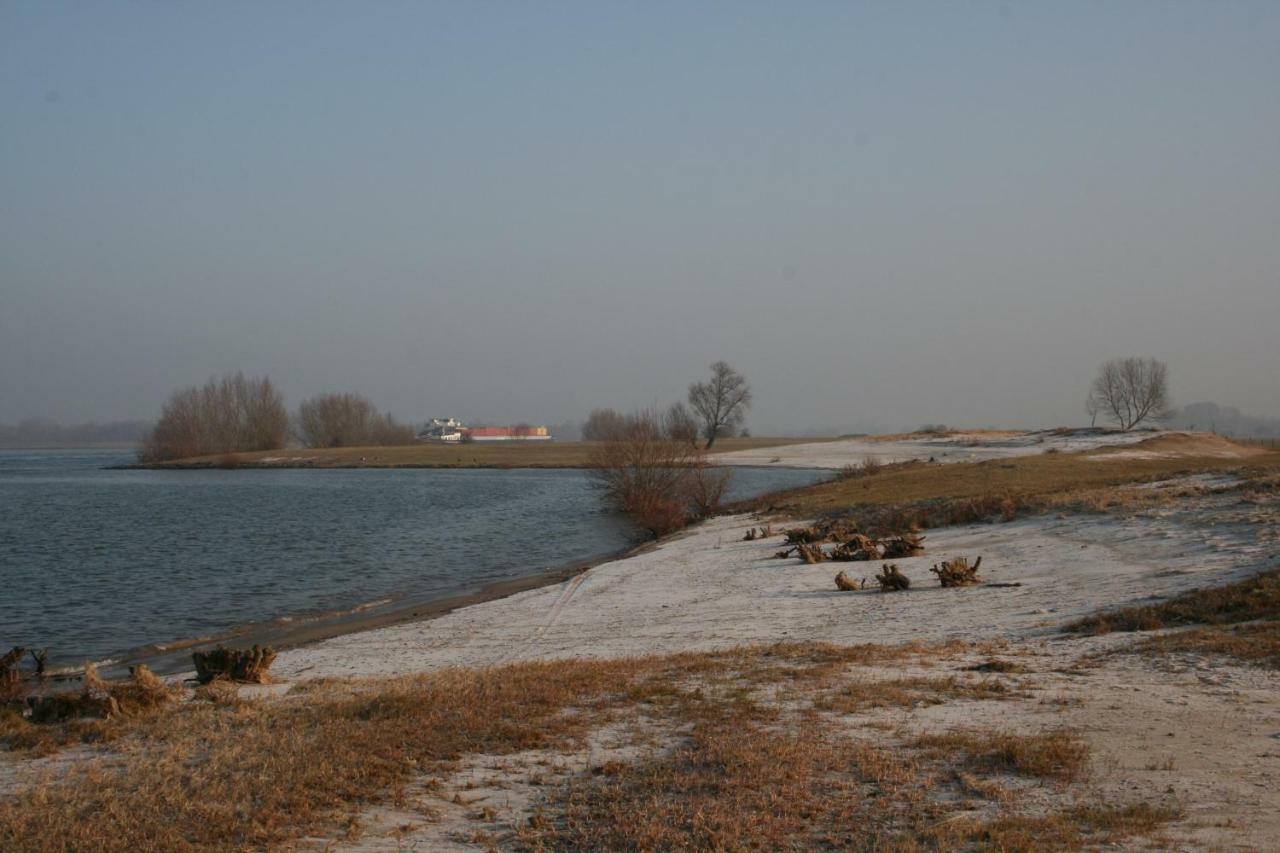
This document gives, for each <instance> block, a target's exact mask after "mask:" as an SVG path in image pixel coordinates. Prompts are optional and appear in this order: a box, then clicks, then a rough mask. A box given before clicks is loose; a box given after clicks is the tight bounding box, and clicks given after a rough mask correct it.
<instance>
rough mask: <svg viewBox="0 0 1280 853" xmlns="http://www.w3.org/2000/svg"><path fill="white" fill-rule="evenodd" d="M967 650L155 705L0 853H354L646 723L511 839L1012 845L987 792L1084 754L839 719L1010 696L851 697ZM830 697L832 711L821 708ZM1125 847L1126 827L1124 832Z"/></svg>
mask: <svg viewBox="0 0 1280 853" xmlns="http://www.w3.org/2000/svg"><path fill="white" fill-rule="evenodd" d="M961 651H964V652H968V653H972V652H973V651H975V649H974V647H972V646H967V645H963V644H952V645H949V646H945V647H922V646H921V647H917V646H907V647H891V648H890V647H881V646H870V645H868V646H854V647H839V646H830V645H822V644H780V645H774V646H768V647H753V648H739V649H733V650H729V651H725V652H716V653H707V654H681V655H671V656H665V657H649V658H636V659H628V660H612V661H563V662H554V663H521V664H514V665H509V666H504V667H500V668H494V669H481V670H465V669H464V670H448V671H441V672H436V673H432V674H429V675H423V676H418V677H413V678H400V679H392V680H379V681H352V682H345V681H343V682H331V681H316V682H310V683H308V684H306V685H304V686H302V687H300V688H298V689H295V691H294V692H293V693H291V694H290V695H289V696H287V697H284V698H282V699H274V700H260V701H239V700H234V699H233V698H230V697H226V696H218V697H213V698H215V699H217V700H218V701H217V702H205V701H196V702H189V703H185V704H182V705H179V706H171V705H163V706H160V710H158V711H157V712H156V713H154V714H152V715H150V716H147V717H146V718H142V717H139V718H137V719H134V720H132V722H131V723H130V724H129V727H128V728H126V729H123V730H122V731H120V732H119V733H118V737H117V738H116V740H115V741H114V742H113V744H112V745H111V748H109V749H107V750H105V751H104V752H103V753H102V754H101V756H100V757H99V758H97V759H94V760H88V761H80V762H73V763H72V764H71V765H70V766H68V767H64V768H63V769H62V770H60V771H57V774H56V775H51V776H49V777H48V778H46V779H44V781H42V782H40V783H39V784H31V785H28V786H26V787H25V788H23V789H21V790H20V791H19V793H18V794H17V795H16V796H12V797H8V798H0V849H5V850H8V849H20V850H32V851H42V850H50V851H52V850H67V849H93V850H106V851H113V850H119V851H125V850H136V849H145V850H152V849H166V850H167V849H193V850H200V849H227V848H235V849H245V848H249V849H258V848H274V847H281V846H291V845H293V844H295V843H296V841H297V840H298V839H299V838H301V837H303V836H312V835H317V834H321V835H326V836H329V837H333V836H335V835H342V834H346V835H348V836H349V837H354V836H357V835H358V834H359V833H360V831H361V829H360V827H361V822H360V821H361V819H360V815H361V814H362V813H363V812H364V811H366V810H367V809H369V808H371V807H372V806H374V805H377V804H380V803H395V802H398V801H399V800H400V799H401V798H402V797H403V796H404V794H405V792H406V789H407V787H408V786H409V785H410V784H412V783H414V782H421V781H423V780H426V779H430V778H432V777H437V778H438V777H440V776H442V775H445V774H447V773H448V772H449V771H450V769H451V768H454V767H457V766H458V763H459V762H460V761H461V760H462V759H465V758H466V757H468V756H480V755H484V756H502V755H509V754H513V753H518V752H523V751H525V750H552V751H572V750H575V749H581V748H582V747H583V744H584V742H585V740H586V738H587V737H588V736H589V734H590V733H591V732H592V731H595V730H598V729H599V728H600V727H602V726H605V725H608V724H610V723H615V722H617V721H620V720H623V719H626V720H635V719H638V718H639V719H644V720H647V721H649V726H650V728H651V729H654V730H658V731H662V732H666V733H667V736H666V738H665V740H663V741H661V742H654V746H653V747H652V748H650V749H649V750H648V751H647V752H643V753H642V754H641V757H640V758H638V759H636V760H634V761H611V762H610V763H609V764H608V765H607V766H603V765H602V766H601V767H599V768H596V772H595V773H592V774H589V775H586V776H577V775H575V776H572V777H570V779H569V781H568V782H567V783H566V784H565V786H564V787H562V788H556V789H554V791H553V793H551V794H549V796H548V798H547V799H546V801H545V802H544V803H543V805H542V807H541V809H540V811H538V812H537V813H535V814H534V815H533V817H532V819H530V820H529V821H527V822H526V823H525V824H524V825H522V826H521V827H520V829H519V831H518V833H517V836H516V837H511V838H508V839H507V840H508V841H514V842H518V843H520V844H523V845H525V846H528V847H532V848H561V849H570V848H571V849H586V848H595V849H599V848H601V847H607V848H618V847H622V848H629V849H651V848H654V847H671V848H676V847H678V848H689V847H695V848H700V849H725V850H730V849H774V848H797V847H810V846H854V847H859V848H876V849H901V850H913V849H920V848H921V847H926V848H935V847H945V846H948V845H957V844H958V845H960V846H964V845H966V844H975V843H978V844H980V843H982V840H983V839H985V838H1006V837H1007V838H1011V839H1013V838H1016V833H1017V832H1020V831H1023V830H1024V829H1025V827H1024V826H1023V825H1022V824H1017V825H1015V823H1014V822H1015V819H1017V818H1019V817H1020V813H1019V812H1017V811H1016V808H1015V806H1016V802H1015V799H1016V798H1010V797H1008V796H1006V795H1005V794H1004V792H1003V790H1002V788H1001V787H1000V783H999V777H1000V775H1001V774H1003V773H1006V772H1008V770H1009V768H1010V767H1012V768H1013V769H1014V772H1017V773H1021V774H1029V775H1033V776H1036V777H1037V778H1041V777H1043V778H1051V779H1055V780H1063V779H1066V778H1068V777H1069V776H1070V775H1071V774H1070V773H1068V770H1067V768H1068V767H1069V762H1070V760H1071V759H1072V757H1073V756H1075V755H1076V753H1075V752H1073V751H1072V750H1073V749H1082V747H1078V746H1077V745H1076V744H1077V742H1076V741H1073V740H1070V739H1069V736H1067V735H1063V734H1060V733H1049V734H1046V735H1036V734H1031V735H1025V736H1024V735H1016V734H1012V733H1003V734H1000V733H996V734H990V735H984V736H983V737H984V738H985V740H978V739H976V738H977V737H978V736H976V735H973V736H969V735H966V736H965V739H961V740H957V741H955V742H954V743H952V742H950V741H947V740H945V737H944V736H942V735H939V736H936V737H934V738H933V739H932V740H921V741H920V743H919V744H918V745H917V744H913V743H911V742H905V743H904V742H901V741H898V740H897V739H895V738H894V737H892V736H891V735H888V734H884V733H879V734H873V735H871V736H873V737H875V738H876V739H875V740H870V739H868V737H860V736H858V732H859V731H860V730H861V731H865V732H870V731H871V730H870V729H866V730H862V728H861V727H860V726H859V725H857V724H856V722H853V723H851V722H850V718H849V717H848V716H841V714H845V715H847V714H848V713H854V712H856V711H858V710H862V709H865V708H867V707H869V703H870V704H871V705H874V704H877V702H876V701H873V700H872V699H871V697H872V696H873V695H874V693H876V692H877V690H878V692H879V693H881V694H883V695H886V696H890V697H896V698H895V699H894V701H895V703H896V704H897V706H898V707H909V706H914V705H915V704H917V703H918V702H920V701H925V702H935V701H947V700H951V701H966V700H973V699H988V698H1009V691H1008V689H1007V688H1006V687H1004V686H1003V685H1001V683H1000V682H999V681H998V680H996V679H978V678H973V679H964V678H906V677H903V678H897V679H892V680H890V681H888V682H887V683H886V682H880V683H879V687H878V688H877V682H875V681H873V680H870V679H861V680H859V681H857V682H854V683H856V684H857V685H858V687H857V690H856V691H842V687H843V686H844V685H845V684H846V683H847V682H849V678H850V676H851V675H855V674H856V673H857V671H858V668H859V667H862V666H867V665H875V666H881V665H884V664H886V663H899V664H902V665H915V666H917V667H919V666H927V665H928V664H929V663H930V662H931V661H933V660H935V659H937V658H938V657H939V656H941V655H946V654H949V653H951V652H961ZM858 691H861V692H858ZM823 696H826V697H828V699H827V702H828V705H829V707H830V709H831V710H832V711H834V712H835V713H822V712H819V711H815V710H813V706H814V704H816V703H815V699H819V698H821V697H823ZM74 725H75V724H66V726H65V727H66V728H68V729H72V728H74ZM122 725H123V723H122ZM1080 760H1083V759H1082V758H1081V759H1080ZM962 774H967V775H966V778H967V779H968V781H967V782H963V783H962V782H960V781H959V780H960V778H961V775H962ZM956 792H960V793H961V794H963V796H964V797H965V798H971V797H973V796H978V797H980V798H984V799H985V800H986V801H988V812H989V813H990V816H991V818H992V820H982V821H973V822H969V821H955V820H951V819H950V818H952V817H954V816H955V814H956V809H957V808H959V807H961V805H962V804H961V803H960V801H959V800H958V799H957V796H956ZM984 792H985V793H984ZM873 795H874V796H873ZM1054 820H1055V821H1056V823H1055V824H1054V826H1056V827H1058V830H1059V831H1060V832H1061V833H1062V837H1063V838H1069V839H1074V840H1073V841H1071V843H1070V844H1068V845H1067V846H1068V847H1070V846H1079V843H1082V841H1083V840H1084V839H1089V838H1092V837H1093V833H1095V832H1096V831H1097V830H1096V827H1097V826H1098V825H1099V823H1098V821H1097V820H1094V819H1088V820H1086V819H1085V818H1081V817H1078V816H1074V815H1070V814H1067V813H1065V812H1064V813H1063V814H1061V815H1058V816H1056V817H1054ZM993 821H995V822H993ZM999 821H1004V822H1005V823H999ZM1114 822H1115V824H1116V826H1117V827H1120V826H1122V825H1123V826H1124V827H1129V826H1130V825H1129V824H1123V821H1120V820H1119V819H1118V818H1117V819H1116V820H1115V821H1114ZM1020 827H1021V828H1020ZM1128 831H1136V829H1132V828H1129V829H1116V830H1115V832H1117V833H1119V835H1117V837H1121V836H1123V834H1124V833H1125V832H1128ZM477 837H478V836H477ZM482 840H487V842H488V843H497V841H498V840H500V839H499V838H498V837H496V836H493V835H488V834H486V835H485V839H482ZM1006 846H1008V847H1009V849H1019V848H1018V846H1017V845H1016V844H1013V843H1012V842H1011V843H1010V844H1009V845H1006ZM1026 849H1030V848H1026Z"/></svg>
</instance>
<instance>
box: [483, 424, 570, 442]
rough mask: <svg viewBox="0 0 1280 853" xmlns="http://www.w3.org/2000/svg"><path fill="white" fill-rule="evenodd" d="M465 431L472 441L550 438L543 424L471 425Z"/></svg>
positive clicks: (548, 431) (540, 439) (543, 439)
mask: <svg viewBox="0 0 1280 853" xmlns="http://www.w3.org/2000/svg"><path fill="white" fill-rule="evenodd" d="M466 432H467V435H468V436H469V437H470V439H471V440H472V441H550V440H551V430H549V429H547V428H546V427H544V426H524V425H520V426H509V427H473V428H472V429H469V430H467V431H466Z"/></svg>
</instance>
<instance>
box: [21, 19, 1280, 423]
mask: <svg viewBox="0 0 1280 853" xmlns="http://www.w3.org/2000/svg"><path fill="white" fill-rule="evenodd" d="M1278 44H1280V5H1278V4H1275V3H1270V2H1258V3H1243V2H1242V3H1235V2H1224V3H1201V4H1190V3H1186V4H1172V3H1155V2H1148V3H1141V2H1134V3H1125V4H1103V3H1081V4H1047V3H1046V4H1020V3H978V2H975V3H965V4H958V3H911V4H850V5H847V6H840V5H834V4H832V5H828V4H825V3H812V4H755V3H732V4H705V5H699V6H698V7H696V8H692V7H690V6H688V5H684V4H674V3H648V4H639V5H624V4H620V3H617V4H615V3H605V4H602V3H594V4H586V3H566V4H559V5H555V6H552V5H550V4H514V3H512V4H445V3H439V4H414V3H387V4H378V5H376V6H369V5H365V4H336V3H307V4H302V3H278V4H271V5H258V4H247V3H219V4H204V5H185V4H184V5H180V6H166V5H160V4H155V5H142V4H113V3H101V4H79V5H77V4H61V5H56V4H47V3H7V4H5V5H4V6H3V7H0V116H2V121H3V125H4V128H5V129H4V132H3V133H0V422H12V421H17V420H19V419H22V418H26V417H32V416H45V417H50V418H54V419H57V420H60V421H63V422H80V421H89V420H99V421H107V420H118V419H127V418H151V417H154V416H155V415H156V414H157V413H158V411H159V408H160V406H161V404H162V403H163V401H164V400H165V398H166V397H167V396H168V395H169V393H170V392H171V391H173V390H174V389H175V388H177V387H179V386H184V385H191V384H198V383H202V382H203V381H204V380H205V379H207V378H208V377H209V376H210V375H211V374H214V373H222V372H226V371H235V370H243V371H244V372H246V373H248V374H253V375H262V374H268V375H270V376H271V377H272V379H273V380H274V381H275V382H276V383H277V384H278V385H279V386H280V387H281V388H282V389H283V390H284V392H285V394H286V396H287V398H288V402H289V404H290V405H291V406H294V405H296V404H297V403H298V402H299V401H300V400H301V399H302V398H303V397H305V396H308V395H310V394H314V393H317V392H321V391H331V390H332V391H347V390H353V391H360V392H363V393H365V394H367V395H368V396H370V397H371V398H372V399H373V400H374V401H375V402H376V403H377V404H378V405H379V406H381V407H384V408H386V409H389V410H390V411H392V412H394V413H396V414H397V415H399V416H400V417H402V418H412V419H415V420H416V419H419V418H422V417H426V416H430V415H439V416H443V415H458V416H463V417H467V418H470V419H472V420H485V421H491V422H511V421H532V422H540V423H546V422H550V423H555V422H560V421H566V420H574V419H580V418H581V417H583V416H584V415H585V414H586V413H587V412H588V411H589V410H590V409H592V408H593V407H597V406H614V407H617V408H623V409H626V408H632V407H638V406H647V405H652V404H666V403H668V402H670V401H672V400H675V399H678V398H681V397H683V395H684V391H685V389H686V387H687V386H688V384H689V382H690V381H693V380H695V379H702V378H704V377H705V375H706V372H707V365H708V364H709V363H710V362H712V361H714V360H716V359H725V360H727V361H729V362H730V363H732V364H733V365H734V366H735V367H737V368H738V369H739V370H741V371H742V372H743V373H744V374H745V375H746V376H747V377H748V379H749V380H750V381H751V383H752V386H753V388H754V390H755V394H756V405H755V408H754V409H753V411H752V413H751V415H750V417H749V419H748V425H749V426H750V427H751V428H752V429H753V430H754V431H756V432H758V433H764V432H779V433H780V432H803V431H806V430H810V429H822V428H827V427H836V426H851V425H858V424H862V425H866V426H867V427H868V428H874V427H881V426H883V427H885V428H898V427H908V426H916V425H919V424H921V423H924V422H943V423H948V424H951V425H955V426H982V425H1018V426H1027V427H1034V426H1053V425H1058V424H1064V423H1082V422H1085V423H1087V421H1088V418H1087V416H1086V415H1085V414H1084V410H1083V402H1084V398H1085V393H1086V391H1087V388H1088V384H1089V381H1090V380H1091V378H1092V376H1093V374H1094V371H1095V369H1096V367H1097V365H1098V363H1099V362H1100V361H1102V360H1104V359H1106V358H1111V357H1115V356H1125V355H1144V356H1154V357H1156V358H1160V359H1163V360H1165V361H1167V362H1168V364H1169V369H1170V377H1171V385H1172V391H1173V395H1174V401H1175V403H1177V404H1183V403H1189V402H1194V401H1198V400H1213V401H1216V402H1218V403H1221V404H1224V405H1231V406H1236V407H1238V408H1240V409H1242V410H1244V411H1245V412H1248V413H1250V414H1254V415H1260V416H1268V417H1278V416H1280V383H1278V382H1277V380H1276V377H1275V374H1274V373H1272V371H1273V370H1274V369H1275V367H1276V366H1277V355H1280V345H1278V344H1277V338H1276V330H1277V327H1278V326H1280V240H1277V239H1276V235H1277V233H1280V50H1277V45H1278Z"/></svg>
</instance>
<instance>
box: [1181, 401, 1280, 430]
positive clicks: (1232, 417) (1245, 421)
mask: <svg viewBox="0 0 1280 853" xmlns="http://www.w3.org/2000/svg"><path fill="white" fill-rule="evenodd" d="M1163 423H1164V424H1165V426H1168V427H1172V428H1174V429H1197V430H1207V431H1209V432H1216V433H1219V434H1220V435H1228V436H1232V437H1235V438H1276V437H1280V418H1263V417H1255V416H1253V415H1246V414H1244V413H1242V412H1241V411H1240V410H1239V409H1237V408H1235V407H1234V406H1219V405H1218V404H1217V403H1188V404H1187V405H1185V406H1183V407H1182V408H1180V409H1174V410H1173V411H1171V412H1169V413H1168V415H1167V416H1166V417H1165V418H1164V421H1163Z"/></svg>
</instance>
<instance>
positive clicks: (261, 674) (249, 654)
mask: <svg viewBox="0 0 1280 853" xmlns="http://www.w3.org/2000/svg"><path fill="white" fill-rule="evenodd" d="M191 658H192V661H193V662H194V663H195V666H196V681H198V682H199V683H200V684H208V683H209V682H210V681H213V680H214V679H218V678H226V679H229V680H231V681H247V682H251V683H255V684H264V683H266V681H267V670H268V669H269V668H270V667H271V664H272V663H273V662H274V661H275V659H276V652H275V649H272V648H269V647H267V646H258V645H255V646H254V647H253V648H251V649H226V648H223V647H222V646H218V647H217V648H216V649H214V650H213V651H211V652H195V653H193V654H192V655H191Z"/></svg>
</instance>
